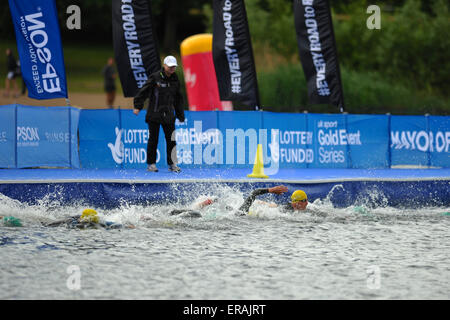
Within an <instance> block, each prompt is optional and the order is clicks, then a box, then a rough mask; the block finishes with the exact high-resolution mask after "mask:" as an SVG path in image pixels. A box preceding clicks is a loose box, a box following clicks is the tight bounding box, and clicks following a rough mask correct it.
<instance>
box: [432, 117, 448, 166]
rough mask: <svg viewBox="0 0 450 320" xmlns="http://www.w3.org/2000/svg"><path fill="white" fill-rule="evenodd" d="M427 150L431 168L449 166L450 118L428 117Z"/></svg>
mask: <svg viewBox="0 0 450 320" xmlns="http://www.w3.org/2000/svg"><path fill="white" fill-rule="evenodd" d="M428 118H429V119H428V121H429V129H430V132H429V135H428V137H429V150H430V163H431V165H432V166H433V167H444V168H445V167H449V166H450V117H442V116H430V117H428Z"/></svg>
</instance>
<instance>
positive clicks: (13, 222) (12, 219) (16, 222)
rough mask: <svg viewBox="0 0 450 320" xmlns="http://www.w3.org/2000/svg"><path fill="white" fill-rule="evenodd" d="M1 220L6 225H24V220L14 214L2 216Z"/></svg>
mask: <svg viewBox="0 0 450 320" xmlns="http://www.w3.org/2000/svg"><path fill="white" fill-rule="evenodd" d="M0 221H1V222H3V225H4V226H5V227H22V221H20V219H19V218H16V217H13V216H6V217H5V216H0Z"/></svg>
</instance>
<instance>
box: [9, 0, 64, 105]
mask: <svg viewBox="0 0 450 320" xmlns="http://www.w3.org/2000/svg"><path fill="white" fill-rule="evenodd" d="M9 8H10V11H11V16H12V20H13V24H14V30H15V33H16V40H17V50H18V52H19V57H20V67H21V70H22V77H23V79H24V81H25V84H26V86H27V88H28V96H29V97H30V98H33V99H54V98H67V83H66V74H65V66H64V57H63V50H62V44H61V36H60V30H59V25H58V15H57V11H56V5H55V0H9Z"/></svg>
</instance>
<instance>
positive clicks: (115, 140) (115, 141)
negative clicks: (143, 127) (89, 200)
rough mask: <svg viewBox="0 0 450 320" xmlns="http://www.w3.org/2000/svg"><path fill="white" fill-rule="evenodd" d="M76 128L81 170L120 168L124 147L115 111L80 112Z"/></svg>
mask: <svg viewBox="0 0 450 320" xmlns="http://www.w3.org/2000/svg"><path fill="white" fill-rule="evenodd" d="M144 117H145V115H144ZM142 121H144V120H143V119H142ZM78 127H79V132H80V161H81V166H82V167H83V168H121V167H122V163H123V161H124V145H123V140H122V129H121V124H120V121H119V112H118V111H117V110H82V111H81V115H80V123H79V126H78Z"/></svg>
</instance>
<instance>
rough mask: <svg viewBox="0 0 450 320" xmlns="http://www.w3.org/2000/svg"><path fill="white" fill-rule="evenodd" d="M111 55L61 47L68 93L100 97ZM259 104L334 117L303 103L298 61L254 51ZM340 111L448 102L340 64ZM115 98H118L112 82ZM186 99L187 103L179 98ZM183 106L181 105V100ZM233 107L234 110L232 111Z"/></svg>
mask: <svg viewBox="0 0 450 320" xmlns="http://www.w3.org/2000/svg"><path fill="white" fill-rule="evenodd" d="M7 47H11V48H13V52H14V53H15V56H16V58H18V54H17V50H16V44H15V43H12V42H10V43H5V42H3V43H0V50H1V52H2V53H3V54H1V55H0V66H3V68H0V79H2V82H1V86H0V87H1V88H4V79H5V77H6V57H5V54H4V52H5V49H6V48H7ZM110 56H114V51H113V48H112V45H111V46H99V45H83V46H82V45H74V44H64V59H65V65H66V74H67V83H68V88H69V92H84V93H103V76H102V69H103V66H104V65H105V64H106V61H107V59H108V57H110ZM255 60H256V69H257V72H258V75H257V76H258V85H259V92H260V100H261V104H262V107H263V109H264V110H267V111H273V112H303V111H305V110H307V111H308V112H312V113H323V112H327V113H335V112H337V111H338V110H337V108H336V107H334V106H330V105H308V102H307V97H308V95H307V87H306V80H305V77H304V74H303V70H302V67H301V64H300V62H299V60H297V59H283V58H280V57H276V56H274V55H267V54H266V53H264V51H263V52H262V53H261V54H258V51H255ZM177 73H178V75H179V77H180V80H181V81H182V83H183V85H182V88H183V94H184V96H185V98H186V93H185V87H184V77H183V70H182V68H178V70H177ZM341 73H342V74H341V76H342V83H343V90H344V99H345V106H346V111H347V112H349V113H354V114H355V113H358V114H361V113H367V114H384V113H388V112H389V113H391V114H417V115H423V114H425V113H429V114H432V115H449V114H450V102H449V99H447V98H445V97H442V96H438V95H435V94H430V93H425V92H421V91H417V90H416V89H414V86H413V85H409V84H408V80H407V79H406V80H403V81H402V82H392V81H388V80H386V79H385V77H384V76H383V75H382V74H381V73H379V72H357V71H353V70H350V69H348V68H345V67H344V66H342V65H341ZM117 86H118V94H119V95H121V94H122V89H121V86H120V81H117ZM185 101H187V99H186V100H185ZM186 103H187V102H186ZM235 109H239V107H235Z"/></svg>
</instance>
